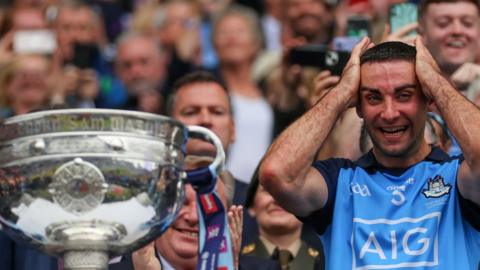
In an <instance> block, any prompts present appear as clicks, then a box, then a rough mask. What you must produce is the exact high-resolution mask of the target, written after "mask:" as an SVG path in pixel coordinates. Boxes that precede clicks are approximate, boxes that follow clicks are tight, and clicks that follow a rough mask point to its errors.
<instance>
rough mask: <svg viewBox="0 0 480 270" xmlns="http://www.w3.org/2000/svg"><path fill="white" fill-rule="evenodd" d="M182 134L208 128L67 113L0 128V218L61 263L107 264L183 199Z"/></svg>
mask: <svg viewBox="0 0 480 270" xmlns="http://www.w3.org/2000/svg"><path fill="white" fill-rule="evenodd" d="M188 137H192V138H197V139H202V140H205V141H208V142H210V143H212V144H214V145H215V147H216V149H217V156H216V158H215V160H214V161H213V163H212V165H211V167H212V168H215V169H216V170H221V169H222V167H223V164H224V159H225V154H224V152H223V148H222V146H221V143H220V140H219V139H218V138H217V137H216V136H215V135H214V134H213V133H212V132H211V131H209V130H208V129H205V128H202V127H197V126H189V127H185V126H184V125H182V124H181V123H179V122H177V121H175V120H172V119H170V118H168V117H163V116H158V115H154V114H148V113H140V112H130V111H119V110H100V109H71V110H52V111H43V112H37V113H31V114H26V115H22V116H16V117H12V118H9V119H7V120H5V121H4V123H3V124H2V125H0V222H1V224H2V225H3V230H4V231H6V232H7V233H8V234H9V235H10V236H11V237H13V238H14V239H16V240H18V241H22V242H26V243H29V244H30V245H33V246H35V247H37V248H38V249H40V250H42V251H43V252H45V253H47V254H50V255H54V256H61V257H63V258H64V264H65V269H106V268H107V264H108V260H109V257H114V256H118V255H121V254H124V253H127V252H130V251H132V250H135V249H137V248H139V247H141V246H143V245H145V244H147V243H148V242H150V241H152V240H153V239H155V238H156V237H158V236H159V235H160V234H161V233H163V232H164V231H165V230H166V228H167V227H168V226H169V224H170V223H171V222H172V221H173V220H174V219H175V216H176V214H177V212H178V210H179V209H180V207H181V206H182V203H183V192H184V189H183V179H184V177H185V175H186V174H185V172H183V171H182V168H183V160H184V155H185V151H184V150H185V149H184V147H185V144H186V141H187V138H188Z"/></svg>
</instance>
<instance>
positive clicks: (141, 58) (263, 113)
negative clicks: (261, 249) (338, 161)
mask: <svg viewBox="0 0 480 270" xmlns="http://www.w3.org/2000/svg"><path fill="white" fill-rule="evenodd" d="M422 2H432V3H436V2H452V3H461V4H460V6H459V7H458V8H457V9H455V8H454V9H444V8H437V7H435V6H432V7H431V8H424V9H423V10H422V9H420V11H419V15H418V22H417V16H416V14H417V13H416V11H417V5H420V6H421V4H422ZM400 3H408V4H410V5H403V6H399V5H397V10H396V11H395V10H394V9H393V8H392V6H395V4H400ZM474 3H476V1H421V2H420V3H418V1H405V0H403V1H402V0H170V1H166V0H85V1H74V0H1V1H0V117H2V118H6V117H10V116H14V115H20V114H24V113H27V112H30V111H33V110H37V109H39V108H42V107H46V106H50V105H56V104H66V106H68V107H72V108H112V109H126V110H138V111H145V112H151V113H156V114H169V115H171V114H172V112H169V108H168V105H167V104H168V102H167V101H168V100H169V98H170V95H171V94H172V91H173V90H172V89H173V86H174V83H175V81H177V80H178V79H179V78H181V77H183V76H184V75H186V74H188V73H190V72H192V71H196V70H206V71H209V72H211V73H212V74H213V76H214V77H215V78H216V79H218V80H219V81H220V82H221V84H222V85H224V86H225V87H226V89H227V90H228V94H229V99H230V102H231V104H230V105H231V113H232V117H233V122H234V123H235V126H234V131H235V132H234V133H232V134H229V136H230V137H229V138H228V143H225V144H224V145H226V146H228V149H225V150H226V151H227V155H228V160H227V167H228V169H229V170H230V172H231V173H232V174H233V176H234V177H235V179H237V180H239V181H240V182H243V183H247V184H248V183H250V181H251V179H252V175H253V174H254V171H255V168H256V167H257V165H258V163H259V161H260V159H261V158H262V156H263V154H264V153H265V151H266V150H267V148H268V147H269V145H270V143H271V142H272V140H273V139H274V138H275V136H277V135H278V134H279V133H280V132H281V131H282V130H283V129H284V128H285V127H286V126H288V125H289V124H290V123H291V122H292V121H294V120H295V119H296V118H298V117H299V116H300V115H302V114H303V113H304V112H305V111H306V110H307V109H308V108H309V107H311V106H312V105H313V104H315V103H316V102H317V101H318V100H319V99H320V98H321V97H322V96H323V95H324V94H325V93H326V92H327V91H328V90H329V89H330V88H331V87H332V86H333V85H335V83H336V82H338V79H339V75H340V72H341V69H342V68H343V65H344V64H345V61H346V60H348V55H349V50H351V49H352V48H353V46H354V45H355V44H356V43H357V42H358V41H359V40H360V38H362V37H363V36H369V37H370V38H371V39H372V40H373V41H374V42H381V41H386V40H400V41H404V42H412V41H413V39H414V37H415V36H416V35H419V36H421V37H422V38H423V39H424V41H425V44H426V46H427V47H428V49H429V50H430V51H431V53H432V55H433V56H434V58H435V60H436V61H437V62H438V64H439V66H440V68H441V70H442V72H443V73H444V74H445V76H447V77H448V78H450V80H451V82H452V83H453V84H455V85H456V86H457V87H458V88H459V89H461V90H462V91H464V93H465V95H466V96H467V97H468V98H469V99H471V100H472V101H474V102H476V103H477V104H480V97H479V95H478V93H480V92H479V90H480V80H479V78H480V76H479V75H480V65H478V64H477V63H478V62H479V61H480V57H479V56H480V54H479V52H480V51H479V47H478V40H479V38H480V19H479V18H480V15H479V14H480V13H479V9H478V3H476V4H474ZM424 5H425V4H424ZM464 5H466V6H464ZM424 7H428V5H425V6H424ZM395 12H397V13H395ZM395 16H396V17H395ZM319 72H320V73H319ZM318 74H320V75H318ZM202 97H203V95H202V94H201V93H197V96H196V97H195V98H196V99H201V98H202ZM180 113H181V114H182V115H183V116H184V117H186V118H185V119H187V120H186V121H185V122H188V117H189V115H194V114H196V113H197V112H195V111H193V109H192V110H191V111H183V112H180ZM209 113H210V114H208V115H205V116H203V118H201V119H199V120H198V121H197V122H195V124H198V125H203V126H205V127H207V128H211V129H212V130H214V131H218V130H215V129H216V128H217V126H216V125H217V123H216V122H215V119H213V118H214V117H215V115H220V114H223V113H224V111H222V109H221V108H220V109H219V108H216V107H214V108H212V109H211V111H210V112H209ZM429 123H430V124H429V128H427V132H426V133H428V134H426V136H429V137H428V138H430V141H431V142H432V144H436V145H439V146H441V147H444V149H446V150H447V151H451V152H452V153H453V152H454V151H455V142H454V141H453V142H452V141H451V140H450V138H449V135H448V130H447V127H446V126H445V125H444V124H443V121H442V120H441V119H439V118H438V117H436V115H432V117H431V120H430V121H429ZM361 126H362V123H361V121H360V119H359V118H358V116H356V114H355V113H354V110H353V111H348V112H346V113H344V115H342V117H341V119H339V121H338V122H337V126H336V127H335V129H334V130H333V131H332V134H331V136H330V138H329V140H328V143H327V144H325V147H322V149H320V152H319V153H318V157H319V158H328V157H345V158H351V159H356V158H358V157H360V155H361V154H362V153H365V152H366V151H368V150H369V149H370V147H371V145H370V144H369V141H368V138H366V137H368V136H365V132H362V127H361ZM430 126H431V127H430ZM221 128H222V127H220V128H219V129H220V130H221ZM216 133H217V135H218V133H219V132H216ZM220 133H221V131H220ZM230 142H232V143H231V144H230ZM253 179H254V181H258V180H257V179H255V177H253ZM256 185H258V184H254V188H253V190H254V191H253V193H254V194H255V192H256V189H257V186H256ZM252 196H253V195H252ZM250 199H251V201H250V203H253V201H254V199H252V198H250ZM252 200H253V201H252ZM270 200H271V197H270ZM290 224H295V226H296V227H295V226H294V227H295V228H296V229H295V230H296V231H298V229H297V227H301V224H298V225H297V224H296V223H295V221H290ZM247 229H248V228H247ZM254 235H255V234H254ZM249 236H251V235H249ZM310 237H312V238H315V236H310ZM251 240H252V238H250V239H248V237H247V239H245V241H244V245H245V246H246V247H247V249H246V251H245V253H250V252H252V250H251V249H252V248H251V246H249V245H248V244H249V243H250V242H251ZM310 243H311V245H312V246H314V247H315V248H316V249H315V251H316V252H317V251H318V250H321V245H320V244H319V242H318V239H313V240H311V241H310ZM253 249H255V248H253ZM272 250H273V248H272ZM297 251H298V249H297ZM312 252H313V251H312ZM270 253H271V252H270ZM315 254H316V255H318V252H317V253H315V252H313V255H315ZM316 255H315V256H316ZM315 256H314V257H315ZM0 268H1V267H0Z"/></svg>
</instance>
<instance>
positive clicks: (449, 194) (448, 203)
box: [299, 148, 480, 270]
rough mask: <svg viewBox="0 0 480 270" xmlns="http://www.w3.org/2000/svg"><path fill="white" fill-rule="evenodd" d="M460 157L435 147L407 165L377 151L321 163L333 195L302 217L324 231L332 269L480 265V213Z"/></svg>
mask: <svg viewBox="0 0 480 270" xmlns="http://www.w3.org/2000/svg"><path fill="white" fill-rule="evenodd" d="M462 159H463V158H462V157H457V158H451V157H449V156H448V155H447V154H446V153H444V152H442V151H441V150H440V149H438V148H434V149H433V150H432V152H431V153H430V154H429V156H428V157H427V158H426V159H425V160H423V161H422V162H419V163H418V164H415V165H413V166H412V167H410V168H407V169H402V170H388V169H386V168H384V167H382V166H381V165H380V164H378V163H377V162H376V160H375V158H374V156H373V154H372V152H370V153H368V154H367V155H365V156H363V157H362V158H361V159H360V160H358V161H357V162H352V161H350V160H346V159H329V160H325V161H318V162H316V163H315V164H314V167H315V168H317V169H318V170H319V171H320V173H321V174H322V175H323V176H324V178H325V181H326V183H327V186H328V193H329V198H328V200H327V204H326V206H325V207H324V208H323V209H320V210H318V211H316V212H314V213H312V214H311V215H310V216H308V217H303V218H302V217H299V218H300V219H301V220H302V221H304V222H305V223H308V224H310V225H313V226H314V227H315V228H316V230H317V232H319V233H320V234H321V239H322V242H323V244H324V250H325V258H326V269H341V270H344V269H429V270H430V269H442V270H453V269H455V270H463V269H465V270H466V269H471V270H476V269H477V267H478V264H479V257H480V233H479V231H480V215H479V214H480V210H479V207H478V206H477V205H475V204H473V203H472V202H470V201H467V200H466V199H463V198H462V197H461V195H460V194H459V192H458V190H457V185H456V176H457V171H458V169H459V165H460V162H461V161H462Z"/></svg>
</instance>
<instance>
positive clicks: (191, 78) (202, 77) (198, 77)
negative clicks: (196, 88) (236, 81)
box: [167, 70, 233, 116]
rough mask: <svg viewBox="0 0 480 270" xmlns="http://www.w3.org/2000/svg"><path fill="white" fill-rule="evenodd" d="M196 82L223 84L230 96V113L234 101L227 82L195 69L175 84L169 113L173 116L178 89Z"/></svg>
mask: <svg viewBox="0 0 480 270" xmlns="http://www.w3.org/2000/svg"><path fill="white" fill-rule="evenodd" d="M194 83H215V84H218V85H220V86H221V88H222V89H223V90H224V91H225V94H226V95H227V96H228V107H229V109H230V113H233V111H232V102H231V100H230V95H229V93H228V90H227V87H226V86H225V84H224V83H223V82H222V81H221V80H219V79H218V78H217V77H215V76H214V75H213V74H212V73H210V72H208V71H203V70H199V71H193V72H191V73H188V74H186V75H185V76H183V77H181V78H180V79H178V80H176V81H175V83H174V84H173V87H172V91H171V92H170V95H169V96H168V99H167V115H168V116H172V113H173V107H174V105H175V99H176V97H177V93H178V90H179V89H180V88H182V87H184V86H186V85H190V84H194Z"/></svg>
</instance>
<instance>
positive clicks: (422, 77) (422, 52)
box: [415, 39, 480, 205]
mask: <svg viewBox="0 0 480 270" xmlns="http://www.w3.org/2000/svg"><path fill="white" fill-rule="evenodd" d="M415 46H416V48H417V60H416V72H417V76H418V80H419V81H420V84H421V85H422V90H423V92H424V93H425V95H426V96H427V97H428V98H430V99H431V100H432V101H433V102H434V104H435V106H436V107H437V109H438V110H439V112H440V114H441V115H442V117H443V118H444V120H445V122H446V123H447V126H448V128H449V129H450V131H451V132H452V134H453V136H454V137H455V138H456V139H457V141H458V143H459V144H460V148H461V149H462V151H463V155H464V157H465V162H462V164H461V166H460V170H459V173H458V188H459V191H460V194H461V195H462V196H463V197H464V198H466V199H469V200H470V201H472V202H475V203H476V204H477V205H480V110H479V108H478V107H476V106H475V105H474V104H473V103H472V102H470V101H469V100H467V99H466V98H465V97H464V96H463V95H462V94H461V93H460V92H459V91H458V90H457V89H455V88H454V87H453V86H452V85H451V84H450V83H449V82H448V80H447V79H446V78H444V77H443V76H442V75H440V71H439V68H438V66H437V64H436V63H435V61H434V60H433V57H432V56H431V55H430V53H429V52H428V50H427V49H426V48H425V46H424V45H423V43H422V41H421V40H420V39H417V40H416V41H415Z"/></svg>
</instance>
